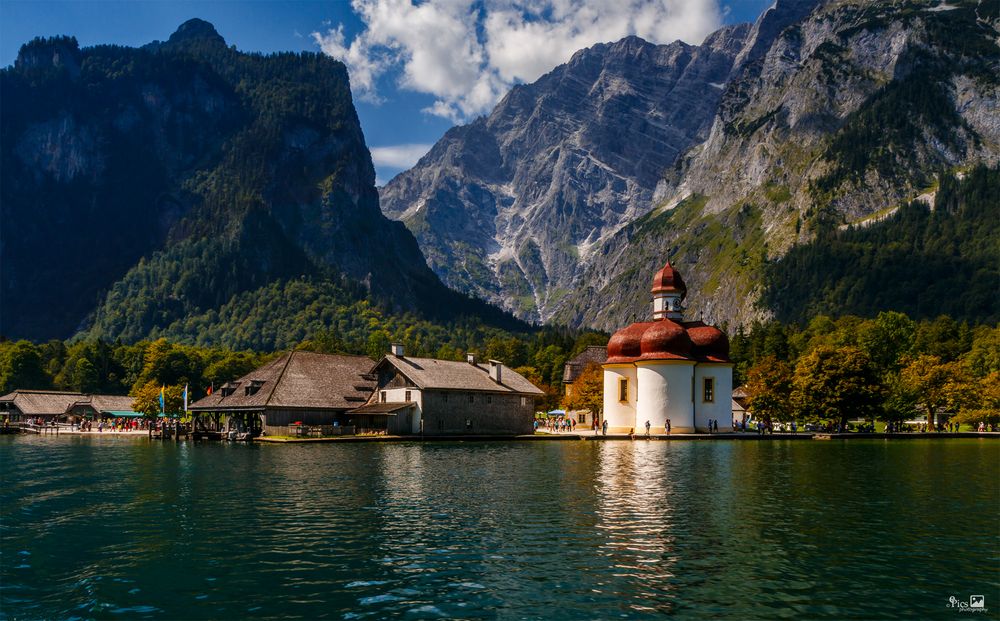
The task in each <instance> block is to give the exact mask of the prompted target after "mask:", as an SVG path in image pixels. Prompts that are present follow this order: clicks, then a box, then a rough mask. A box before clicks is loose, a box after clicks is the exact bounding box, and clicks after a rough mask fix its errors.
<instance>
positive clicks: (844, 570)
mask: <svg viewBox="0 0 1000 621" xmlns="http://www.w3.org/2000/svg"><path fill="white" fill-rule="evenodd" d="M0 475H2V494H0V517H2V521H0V598H2V599H0V617H2V618H9V619H42V618H44V619H66V618H100V619H111V618H114V619H126V618H128V619H135V618H149V619H182V618H183V619H196V618H286V619H296V618H299V619H316V618H335V619H357V618H371V619H382V618H387V617H399V618H406V619H421V618H477V619H478V618H483V619H497V618H499V619H515V618H516V619H525V618H528V619H534V618H537V619H576V618H587V619H610V618H620V619H639V618H657V617H662V616H663V615H664V614H667V615H673V616H674V617H676V618H724V619H741V620H742V619H764V618H768V619H770V618H796V619H801V618H831V619H847V618H865V619H871V618H918V619H932V618H942V619H955V618H961V619H968V618H976V619H984V618H997V616H998V613H1000V442H997V441H994V440H982V439H957V440H939V441H935V440H916V439H915V440H896V441H891V440H890V441H885V440H850V441H843V440H834V441H827V442H822V441H804V440H800V441H677V442H662V441H653V442H646V441H636V442H627V441H605V442H594V441H590V442H582V441H574V442H555V441H552V442H493V443H489V442H468V443H465V442H448V443H425V444H422V443H403V442H401V443H372V444H339V445H333V444H317V445H263V444H251V445H243V444H224V443H197V444H195V443H191V442H182V443H179V444H174V443H171V442H156V441H154V442H150V441H148V440H145V439H124V438H93V437H60V438H42V437H14V436H3V437H0ZM974 594H979V595H985V598H986V606H987V608H988V610H987V612H986V614H985V615H983V614H979V615H960V614H959V613H958V611H957V610H955V609H953V608H949V607H948V603H949V598H950V597H955V598H957V599H959V600H964V601H968V598H969V596H970V595H974Z"/></svg>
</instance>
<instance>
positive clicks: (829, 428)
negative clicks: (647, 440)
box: [534, 416, 1000, 437]
mask: <svg viewBox="0 0 1000 621" xmlns="http://www.w3.org/2000/svg"><path fill="white" fill-rule="evenodd" d="M577 427H578V424H577V422H576V420H574V419H573V418H572V417H568V416H566V417H563V416H560V417H558V418H544V417H543V418H536V419H535V425H534V428H535V431H536V432H537V431H539V430H543V431H546V432H549V433H566V432H575V431H577ZM651 428H652V423H651V422H650V421H646V424H645V435H646V436H649V435H650V431H651ZM590 429H591V431H593V432H594V433H595V434H603V435H607V434H608V423H607V421H604V422H603V423H599V422H598V420H597V417H593V422H592V423H591V424H590ZM732 429H733V431H736V432H742V433H756V434H758V435H765V434H773V433H775V432H779V433H798V432H799V424H798V422H797V421H791V422H784V423H779V422H775V421H763V420H754V419H752V418H743V419H741V420H733V427H732ZM804 429H805V430H806V431H820V432H824V433H845V432H855V433H875V432H876V429H875V423H874V422H872V421H867V422H862V423H848V424H847V425H846V426H842V425H841V424H840V423H827V424H808V425H805V427H804ZM663 431H664V433H666V434H667V435H670V432H671V422H670V419H666V420H665V421H664V423H663ZM928 431H939V432H949V433H958V432H959V431H961V425H960V424H959V423H954V422H948V423H938V424H937V425H935V426H932V427H930V428H928V425H927V423H917V424H914V423H910V424H907V423H902V422H890V423H886V426H885V433H904V432H914V433H927V432H928ZM971 431H979V432H987V431H992V432H996V431H1000V426H998V425H996V424H993V423H985V422H980V423H979V424H978V425H972V429H971ZM708 433H710V434H714V433H719V421H718V420H709V427H708ZM628 435H629V436H630V437H634V436H635V429H630V430H629V433H628Z"/></svg>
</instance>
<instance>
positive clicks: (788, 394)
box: [746, 356, 795, 423]
mask: <svg viewBox="0 0 1000 621" xmlns="http://www.w3.org/2000/svg"><path fill="white" fill-rule="evenodd" d="M746 391H747V395H748V397H749V403H748V408H749V409H750V411H752V412H753V413H754V415H756V416H759V417H761V418H762V419H763V420H764V421H765V422H768V423H769V422H771V421H779V422H784V421H790V420H792V417H793V414H794V413H795V412H794V410H793V408H792V368H791V367H790V366H789V365H788V364H787V363H785V362H783V361H781V360H778V359H777V358H775V357H774V356H767V357H765V358H764V359H762V360H761V361H760V362H758V363H757V364H756V365H754V367H753V368H752V369H750V371H749V372H748V374H747V381H746Z"/></svg>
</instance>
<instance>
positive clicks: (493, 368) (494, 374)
mask: <svg viewBox="0 0 1000 621" xmlns="http://www.w3.org/2000/svg"><path fill="white" fill-rule="evenodd" d="M490 379H491V380H493V381H494V382H496V383H497V384H503V363H502V362H500V361H499V360H490Z"/></svg>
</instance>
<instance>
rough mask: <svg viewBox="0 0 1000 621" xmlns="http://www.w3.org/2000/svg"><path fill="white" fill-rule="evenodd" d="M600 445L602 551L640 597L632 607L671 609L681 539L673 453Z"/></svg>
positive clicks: (598, 481)
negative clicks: (677, 546) (676, 521)
mask: <svg viewBox="0 0 1000 621" xmlns="http://www.w3.org/2000/svg"><path fill="white" fill-rule="evenodd" d="M666 448H667V449H670V448H671V447H670V446H667V447H666ZM600 449H601V450H600V458H599V459H600V462H599V463H600V469H599V475H598V477H597V479H596V481H595V488H596V490H597V498H598V509H597V513H598V516H599V518H600V520H599V522H598V524H597V528H598V529H599V530H600V531H601V532H602V533H603V534H604V540H603V542H602V543H601V547H600V551H601V554H602V555H605V556H607V557H608V558H609V562H610V565H611V567H612V574H611V575H612V576H613V577H615V578H618V579H625V580H628V581H629V582H630V583H632V584H633V585H634V586H635V589H636V594H637V595H638V599H637V600H635V601H633V602H632V603H631V604H630V607H631V608H632V609H634V610H637V611H648V612H670V611H671V610H672V609H673V608H674V602H673V600H674V597H675V594H674V593H673V591H674V590H675V588H676V585H675V583H674V582H673V580H672V579H673V578H674V573H673V571H674V565H675V564H676V550H675V543H676V538H677V532H676V529H675V524H674V522H673V519H674V508H673V503H674V502H675V500H676V486H677V479H676V477H675V473H673V472H671V471H670V470H669V468H668V463H669V461H670V459H669V456H670V451H669V450H666V451H665V450H663V449H664V447H661V446H653V445H652V444H651V443H650V442H637V443H628V444H626V443H622V442H604V443H601V445H600ZM612 584H614V583H605V584H602V586H603V587H604V588H608V586H610V585H612Z"/></svg>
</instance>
